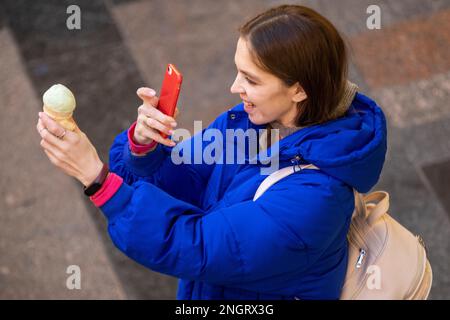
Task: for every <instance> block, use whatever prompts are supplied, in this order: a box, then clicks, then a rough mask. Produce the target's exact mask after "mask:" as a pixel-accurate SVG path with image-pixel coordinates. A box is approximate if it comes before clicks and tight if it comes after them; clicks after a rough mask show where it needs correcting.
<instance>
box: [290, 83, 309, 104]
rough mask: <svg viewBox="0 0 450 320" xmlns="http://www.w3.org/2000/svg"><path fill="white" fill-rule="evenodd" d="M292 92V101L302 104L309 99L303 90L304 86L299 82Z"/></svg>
mask: <svg viewBox="0 0 450 320" xmlns="http://www.w3.org/2000/svg"><path fill="white" fill-rule="evenodd" d="M292 90H293V96H292V101H294V102H301V101H303V100H305V99H306V98H308V96H307V95H306V92H305V90H303V88H302V86H301V85H300V84H299V83H298V82H297V83H296V84H294V85H293V86H292Z"/></svg>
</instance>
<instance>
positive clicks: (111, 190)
mask: <svg viewBox="0 0 450 320" xmlns="http://www.w3.org/2000/svg"><path fill="white" fill-rule="evenodd" d="M122 183H123V179H122V177H120V176H118V175H117V174H115V173H112V172H110V173H109V174H108V177H107V178H106V180H105V182H104V183H103V185H102V187H101V188H100V189H99V190H98V191H97V192H96V193H95V194H94V195H93V196H90V197H89V198H90V199H91V201H92V202H93V203H94V205H95V206H96V207H101V206H103V205H104V204H105V203H106V202H107V201H108V200H109V199H111V198H112V196H113V195H114V194H115V193H116V192H117V190H119V188H120V186H121V185H122Z"/></svg>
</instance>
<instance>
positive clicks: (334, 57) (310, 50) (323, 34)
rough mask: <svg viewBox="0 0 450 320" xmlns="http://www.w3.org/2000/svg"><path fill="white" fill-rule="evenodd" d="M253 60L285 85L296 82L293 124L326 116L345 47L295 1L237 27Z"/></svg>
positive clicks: (342, 73)
mask: <svg viewBox="0 0 450 320" xmlns="http://www.w3.org/2000/svg"><path fill="white" fill-rule="evenodd" d="M239 32H240V35H241V37H242V38H244V39H245V40H247V41H248V43H249V47H250V51H251V53H252V55H253V58H254V59H255V63H256V64H257V65H258V66H259V67H261V68H262V69H263V70H266V71H268V72H270V73H271V74H273V75H275V76H276V77H278V78H280V79H281V80H282V81H283V82H284V83H285V84H286V86H292V85H294V84H295V83H297V82H298V83H299V84H300V86H302V88H303V90H305V92H306V95H307V98H306V99H305V100H303V101H301V102H299V104H298V106H297V108H298V113H297V118H296V121H295V122H296V125H297V126H306V125H312V124H317V123H321V122H324V121H328V120H330V119H331V117H332V114H333V111H334V109H335V108H336V107H337V105H338V103H339V100H340V98H341V96H342V95H343V92H344V89H345V85H346V80H347V72H348V71H347V68H348V62H347V49H346V46H345V43H344V40H343V39H342V37H341V36H340V34H339V32H338V31H337V30H336V28H335V27H334V26H333V25H332V24H331V22H329V21H328V20H327V19H326V18H324V17H323V16H321V15H320V14H319V13H317V12H316V11H314V10H312V9H310V8H307V7H304V6H299V5H282V6H278V7H275V8H272V9H269V10H267V11H265V12H263V13H261V14H259V15H257V16H256V17H254V18H252V19H251V20H250V21H248V22H246V23H245V24H244V25H243V26H241V27H240V28H239Z"/></svg>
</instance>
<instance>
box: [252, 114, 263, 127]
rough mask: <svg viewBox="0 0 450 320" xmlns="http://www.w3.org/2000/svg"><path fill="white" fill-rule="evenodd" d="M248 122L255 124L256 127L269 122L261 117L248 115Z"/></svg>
mask: <svg viewBox="0 0 450 320" xmlns="http://www.w3.org/2000/svg"><path fill="white" fill-rule="evenodd" d="M248 120H250V122H251V123H253V124H254V125H257V126H260V125H262V124H266V123H267V121H265V120H264V119H261V118H260V117H258V116H257V115H255V114H254V113H253V114H248Z"/></svg>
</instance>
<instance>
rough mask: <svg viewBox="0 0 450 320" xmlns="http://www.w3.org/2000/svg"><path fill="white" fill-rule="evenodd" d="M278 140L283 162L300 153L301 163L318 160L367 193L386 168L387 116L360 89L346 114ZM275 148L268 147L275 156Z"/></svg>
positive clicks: (321, 164)
mask: <svg viewBox="0 0 450 320" xmlns="http://www.w3.org/2000/svg"><path fill="white" fill-rule="evenodd" d="M249 122H250V121H249ZM249 125H250V126H252V125H251V123H249ZM257 127H260V126H257ZM276 144H278V149H279V161H280V164H281V163H282V162H283V161H287V160H292V159H294V158H295V157H300V163H303V164H305V163H311V164H314V165H315V166H317V167H319V168H320V169H321V170H322V171H323V172H325V173H327V174H328V175H330V176H332V177H334V178H337V179H339V180H341V181H343V182H345V183H347V184H348V185H350V186H352V187H353V188H355V189H356V190H357V191H358V192H361V193H365V192H368V191H369V190H370V189H371V188H372V187H373V186H374V185H375V184H376V183H377V181H378V179H379V177H380V174H381V170H382V168H383V164H384V160H385V155H386V150H387V130H386V119H385V116H384V114H383V111H382V110H381V108H380V107H379V106H378V105H377V104H376V103H375V101H373V100H372V99H370V98H368V97H366V96H365V95H363V94H361V93H356V95H355V98H354V99H353V101H352V102H351V105H350V107H349V108H348V110H347V112H346V113H345V115H344V116H342V117H340V118H338V119H336V120H332V121H328V122H326V123H322V124H319V125H314V126H309V127H305V128H302V129H300V130H298V131H296V132H294V133H293V134H291V135H289V136H287V137H285V138H283V139H281V140H280V141H279V142H277V143H276ZM274 145H275V144H274ZM271 149H273V148H269V149H268V150H267V153H268V156H269V157H272V156H273V155H271Z"/></svg>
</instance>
